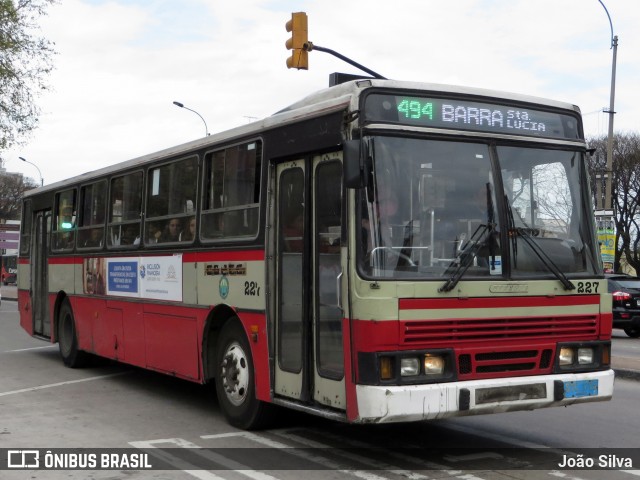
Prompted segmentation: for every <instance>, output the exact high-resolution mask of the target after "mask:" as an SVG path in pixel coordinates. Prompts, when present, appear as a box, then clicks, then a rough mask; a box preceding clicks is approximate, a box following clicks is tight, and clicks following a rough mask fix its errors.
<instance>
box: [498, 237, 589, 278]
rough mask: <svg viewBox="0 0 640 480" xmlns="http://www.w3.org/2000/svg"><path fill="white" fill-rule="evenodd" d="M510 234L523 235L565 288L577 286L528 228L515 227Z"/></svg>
mask: <svg viewBox="0 0 640 480" xmlns="http://www.w3.org/2000/svg"><path fill="white" fill-rule="evenodd" d="M509 234H510V235H514V234H515V235H518V236H520V237H522V239H523V240H524V241H525V242H526V244H527V245H529V247H530V248H531V250H533V253H535V254H536V255H537V256H538V258H539V259H540V261H541V262H542V264H543V265H544V266H545V267H547V270H549V271H550V272H551V273H553V274H554V275H555V276H556V278H557V279H558V280H560V283H562V285H564V289H565V290H574V289H575V288H576V286H575V285H574V284H573V283H572V282H571V280H569V279H568V278H567V276H566V275H565V274H564V273H562V271H561V270H560V269H559V268H558V266H557V265H556V264H555V263H554V261H553V260H551V258H549V256H548V255H547V254H546V253H545V252H544V250H542V248H541V247H540V245H538V243H537V242H536V241H535V240H534V239H533V237H532V236H531V234H530V233H529V232H528V231H527V229H526V228H515V229H513V230H511V231H510V232H509Z"/></svg>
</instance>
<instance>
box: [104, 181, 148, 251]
mask: <svg viewBox="0 0 640 480" xmlns="http://www.w3.org/2000/svg"><path fill="white" fill-rule="evenodd" d="M142 178H143V177H142V172H141V171H137V172H133V173H129V174H127V175H123V176H120V177H114V178H112V179H111V196H110V198H109V217H108V222H107V225H108V229H107V245H108V246H109V247H110V248H118V247H125V248H126V247H127V246H129V248H131V247H133V248H136V247H137V246H138V245H140V238H141V237H140V222H141V219H142Z"/></svg>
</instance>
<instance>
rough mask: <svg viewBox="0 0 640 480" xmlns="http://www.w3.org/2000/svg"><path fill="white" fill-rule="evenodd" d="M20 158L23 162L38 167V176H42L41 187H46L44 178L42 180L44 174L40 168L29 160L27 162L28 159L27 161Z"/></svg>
mask: <svg viewBox="0 0 640 480" xmlns="http://www.w3.org/2000/svg"><path fill="white" fill-rule="evenodd" d="M18 158H19V159H20V160H22V161H23V162H26V163H28V164H30V165H33V166H34V167H36V170H38V175H40V186H41V187H43V186H44V178H42V172H40V169H39V168H38V166H37V165H36V164H35V163H33V162H30V161H29V160H27V159H26V158H24V157H18Z"/></svg>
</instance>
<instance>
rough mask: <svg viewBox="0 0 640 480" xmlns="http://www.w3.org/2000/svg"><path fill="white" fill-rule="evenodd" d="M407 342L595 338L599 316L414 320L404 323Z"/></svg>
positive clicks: (404, 335) (438, 342) (424, 343)
mask: <svg viewBox="0 0 640 480" xmlns="http://www.w3.org/2000/svg"><path fill="white" fill-rule="evenodd" d="M403 327H404V328H403V331H402V340H403V341H404V343H405V344H411V345H415V344H418V343H419V344H421V346H425V347H427V346H440V345H442V344H443V343H451V342H476V341H486V340H511V339H563V340H570V339H572V338H579V339H585V338H588V337H590V336H592V337H595V336H596V335H597V329H598V315H567V316H553V317H523V318H478V319H475V318H474V319H466V318H465V319H451V320H413V321H407V322H405V323H404V325H403Z"/></svg>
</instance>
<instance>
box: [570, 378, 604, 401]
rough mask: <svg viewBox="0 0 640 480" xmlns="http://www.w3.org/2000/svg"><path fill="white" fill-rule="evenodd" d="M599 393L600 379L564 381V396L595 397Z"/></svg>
mask: <svg viewBox="0 0 640 480" xmlns="http://www.w3.org/2000/svg"><path fill="white" fill-rule="evenodd" d="M594 395H598V380H577V381H575V382H564V398H581V397H593V396H594Z"/></svg>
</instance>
